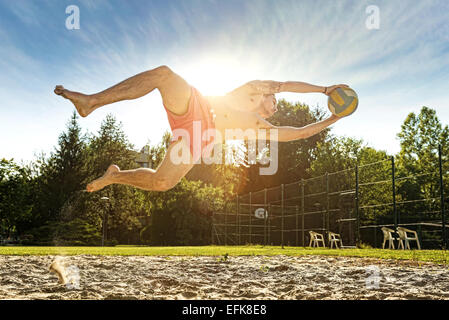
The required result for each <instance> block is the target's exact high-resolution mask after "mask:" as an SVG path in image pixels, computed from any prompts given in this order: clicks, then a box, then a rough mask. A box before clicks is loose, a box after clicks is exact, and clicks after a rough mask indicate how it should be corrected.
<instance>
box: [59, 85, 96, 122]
mask: <svg viewBox="0 0 449 320" xmlns="http://www.w3.org/2000/svg"><path fill="white" fill-rule="evenodd" d="M54 92H55V93H56V94H57V95H59V96H62V97H64V98H66V99H69V100H70V101H72V103H73V104H74V105H75V108H76V110H77V111H78V113H79V115H80V116H81V117H83V118H84V117H87V116H88V115H89V113H91V112H92V111H93V108H92V107H93V104H92V99H91V98H90V96H88V95H86V94H82V93H79V92H74V91H70V90H67V89H65V88H64V87H63V86H56V88H55V90H54Z"/></svg>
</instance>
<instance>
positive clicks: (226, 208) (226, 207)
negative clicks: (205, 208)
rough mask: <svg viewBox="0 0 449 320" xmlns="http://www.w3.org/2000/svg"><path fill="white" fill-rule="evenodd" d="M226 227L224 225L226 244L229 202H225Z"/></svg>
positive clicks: (226, 243)
mask: <svg viewBox="0 0 449 320" xmlns="http://www.w3.org/2000/svg"><path fill="white" fill-rule="evenodd" d="M224 214H225V227H224V233H225V241H224V242H225V246H227V245H228V203H227V202H226V203H225V212H224Z"/></svg>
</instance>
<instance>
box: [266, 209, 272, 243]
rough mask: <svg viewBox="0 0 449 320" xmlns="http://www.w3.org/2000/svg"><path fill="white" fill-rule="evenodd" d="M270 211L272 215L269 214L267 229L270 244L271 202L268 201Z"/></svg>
mask: <svg viewBox="0 0 449 320" xmlns="http://www.w3.org/2000/svg"><path fill="white" fill-rule="evenodd" d="M268 213H269V214H270V216H268V231H267V233H268V234H267V236H268V240H267V241H268V244H270V240H271V203H268Z"/></svg>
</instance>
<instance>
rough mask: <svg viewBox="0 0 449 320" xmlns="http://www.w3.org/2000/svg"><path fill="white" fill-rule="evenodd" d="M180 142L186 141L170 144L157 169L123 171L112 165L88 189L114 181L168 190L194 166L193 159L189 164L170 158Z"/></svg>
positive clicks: (142, 187) (94, 188)
mask: <svg viewBox="0 0 449 320" xmlns="http://www.w3.org/2000/svg"><path fill="white" fill-rule="evenodd" d="M178 143H184V141H182V140H181V141H178V142H175V143H172V144H171V145H170V147H169V148H168V150H167V153H166V155H165V158H164V159H163V160H162V162H161V164H160V165H159V167H158V168H157V169H156V170H153V169H146V168H139V169H134V170H124V171H121V170H120V169H119V167H117V166H115V165H111V166H110V167H109V168H108V170H107V171H106V173H105V174H104V175H103V177H101V178H99V179H97V180H95V181H93V182H91V183H90V184H88V186H87V191H89V192H93V191H98V190H100V189H103V188H104V187H106V186H108V185H110V184H114V183H116V184H125V185H129V186H133V187H136V188H139V189H143V190H147V191H166V190H169V189H171V188H173V187H174V186H175V185H176V184H177V183H178V182H179V180H181V178H182V177H184V176H185V175H186V174H187V173H188V172H189V171H190V169H192V167H193V161H192V159H190V162H189V164H182V163H181V164H173V163H172V161H171V160H170V152H171V150H172V149H173V147H174V146H175V145H176V144H178Z"/></svg>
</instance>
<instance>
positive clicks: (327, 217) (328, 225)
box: [325, 172, 330, 245]
mask: <svg viewBox="0 0 449 320" xmlns="http://www.w3.org/2000/svg"><path fill="white" fill-rule="evenodd" d="M325 177H326V231H325V234H326V239H325V242H327V244H328V245H329V231H330V230H329V229H330V224H329V206H330V204H329V203H330V200H329V174H328V173H327V172H326V176H325Z"/></svg>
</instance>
